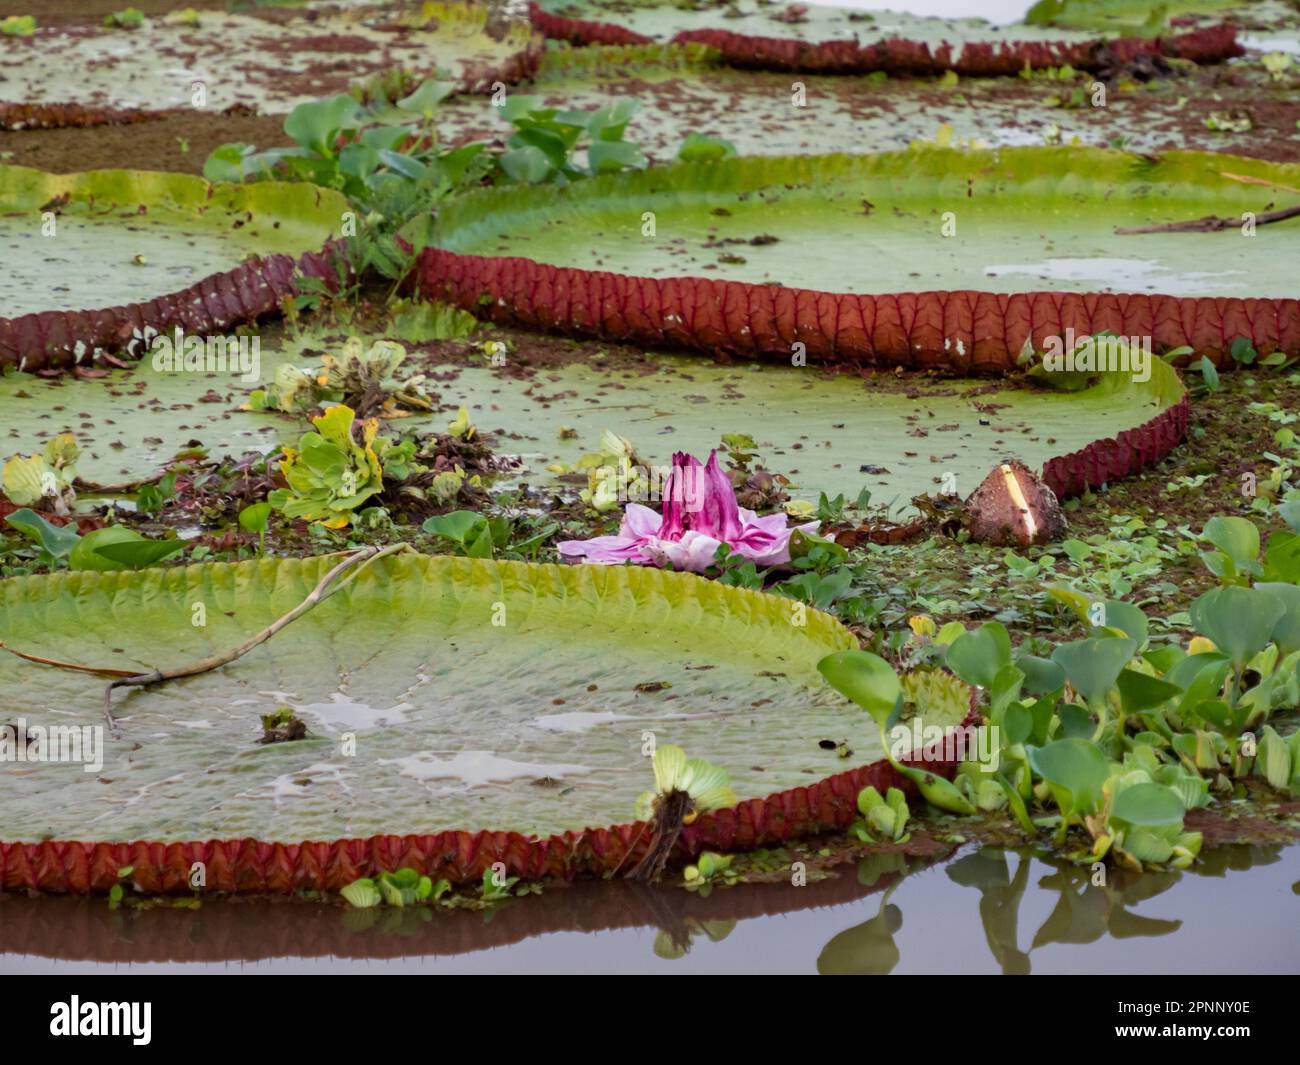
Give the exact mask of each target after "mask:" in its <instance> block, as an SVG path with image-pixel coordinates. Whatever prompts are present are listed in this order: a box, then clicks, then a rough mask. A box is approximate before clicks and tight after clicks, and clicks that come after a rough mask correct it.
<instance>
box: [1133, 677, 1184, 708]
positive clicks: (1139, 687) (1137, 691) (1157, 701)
mask: <svg viewBox="0 0 1300 1065" xmlns="http://www.w3.org/2000/svg"><path fill="white" fill-rule="evenodd" d="M1116 683H1117V686H1118V688H1119V697H1120V702H1121V704H1122V705H1123V707H1124V712H1125V713H1126V714H1140V713H1141V712H1142V711H1143V710H1153V709H1155V708H1156V707H1157V706H1161V705H1163V704H1164V703H1166V702H1168V701H1169V700H1170V699H1172V698H1174V697H1175V696H1177V695H1181V694H1182V691H1183V689H1182V688H1180V687H1178V685H1177V684H1171V683H1169V681H1167V680H1161V679H1160V678H1159V677H1152V676H1150V675H1149V674H1146V673H1139V672H1138V671H1137V670H1135V669H1125V670H1123V671H1121V672H1120V675H1119V678H1118V680H1117V682H1116Z"/></svg>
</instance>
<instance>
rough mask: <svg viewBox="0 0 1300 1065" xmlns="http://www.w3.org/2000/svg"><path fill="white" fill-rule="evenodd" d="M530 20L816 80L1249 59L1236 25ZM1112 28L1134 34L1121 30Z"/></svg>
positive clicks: (821, 9)
mask: <svg viewBox="0 0 1300 1065" xmlns="http://www.w3.org/2000/svg"><path fill="white" fill-rule="evenodd" d="M529 14H530V17H531V18H532V21H533V25H535V26H536V27H537V28H538V29H540V30H541V31H542V32H543V33H544V34H545V35H546V36H548V37H553V38H557V39H560V40H567V41H570V42H572V43H575V44H607V45H608V44H637V43H645V42H650V41H672V42H674V43H677V44H688V43H698V44H705V45H708V46H710V47H712V48H715V49H717V50H718V51H719V52H720V53H721V56H722V58H723V60H724V61H725V62H727V63H729V64H731V65H733V66H738V67H747V68H751V69H759V70H788V71H806V72H810V73H812V72H816V73H834V74H861V73H867V72H870V71H877V70H882V71H887V72H889V73H897V74H937V73H942V72H944V71H946V70H955V71H957V72H958V73H960V74H965V75H972V76H989V75H999V74H1001V75H1013V74H1017V73H1019V72H1020V71H1021V70H1023V69H1024V68H1025V67H1030V68H1032V69H1039V68H1044V67H1059V66H1063V65H1070V66H1073V67H1074V68H1076V69H1079V70H1091V69H1098V68H1100V67H1102V66H1106V65H1109V64H1112V63H1114V62H1116V61H1119V62H1127V61H1130V60H1133V59H1137V58H1139V57H1142V56H1151V55H1166V56H1176V57H1179V58H1183V59H1190V60H1193V61H1196V62H1216V61H1218V60H1222V59H1226V58H1229V57H1232V56H1237V55H1241V54H1242V49H1241V47H1240V46H1239V45H1238V44H1237V43H1236V31H1235V28H1234V27H1233V26H1232V25H1230V24H1220V25H1214V26H1208V27H1204V28H1202V29H1197V30H1192V31H1190V32H1186V33H1174V34H1170V35H1167V36H1151V37H1144V36H1124V37H1119V36H1115V34H1114V33H1113V32H1112V33H1104V32H1103V31H1102V30H1101V29H1099V28H1097V27H1096V26H1092V27H1090V28H1089V30H1088V31H1087V32H1081V31H1076V30H1069V29H1060V28H1058V27H1056V26H1043V25H1026V24H1017V25H1014V26H993V25H991V24H989V23H988V22H987V21H985V20H984V19H982V18H962V19H945V18H935V17H926V16H920V15H912V14H908V13H906V12H898V11H871V12H864V11H860V10H854V9H850V8H842V7H833V6H828V5H823V4H811V5H809V4H791V5H773V4H769V3H764V2H762V0H752V2H751V0H712V2H704V3H699V4H693V5H689V6H687V5H684V4H678V3H674V2H672V0H633V2H631V3H628V2H627V0H540V2H533V3H530V4H529ZM1115 29H1118V30H1124V31H1127V32H1128V33H1134V32H1135V31H1134V28H1133V27H1132V26H1124V25H1123V24H1122V23H1117V24H1116V25H1115Z"/></svg>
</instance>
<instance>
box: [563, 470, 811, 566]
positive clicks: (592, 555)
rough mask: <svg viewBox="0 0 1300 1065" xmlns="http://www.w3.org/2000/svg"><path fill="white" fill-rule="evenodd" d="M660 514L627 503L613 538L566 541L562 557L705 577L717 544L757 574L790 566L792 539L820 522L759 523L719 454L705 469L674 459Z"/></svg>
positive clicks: (781, 519)
mask: <svg viewBox="0 0 1300 1065" xmlns="http://www.w3.org/2000/svg"><path fill="white" fill-rule="evenodd" d="M663 501H664V512H663V514H662V515H659V514H657V513H655V512H654V511H653V510H651V509H650V508H649V507H645V506H642V505H641V504H640V503H629V504H628V505H627V508H626V509H625V510H624V511H623V523H622V525H621V526H620V527H619V530H618V533H617V535H615V536H597V537H594V538H593V539H591V540H565V541H564V542H563V543H561V544H560V545H559V551H560V555H561V556H562V557H564V558H568V559H581V560H582V561H583V562H594V563H598V564H602V565H619V564H621V563H624V562H635V563H637V564H638V565H651V566H666V565H671V566H672V568H673V569H675V570H685V571H689V572H691V573H703V572H704V571H705V570H706V569H708V568H709V567H710V566H712V565H714V564H715V563H716V560H717V559H716V556H717V551H718V545H719V544H724V543H725V544H726V545H727V546H728V547H729V548H730V549H731V551H732V552H733V553H735V554H738V555H743V556H744V557H745V558H747V559H749V560H750V561H752V562H754V563H755V564H756V565H759V566H775V565H778V564H779V563H782V562H789V561H790V535H791V534H792V533H793V532H794V531H795V529H799V530H800V531H802V532H809V533H811V532H815V531H816V530H817V526H818V522H815V521H810V522H807V523H806V524H804V525H794V526H791V525H787V524H786V517H785V515H784V514H780V513H777V514H769V515H767V516H766V517H763V518H760V517H759V516H758V515H757V514H755V513H754V512H753V511H752V510H746V509H745V508H744V507H742V506H740V505H739V504H738V503H737V502H736V490H735V488H733V487H732V484H731V481H730V480H729V479H728V477H727V475H726V473H724V472H723V470H722V468H721V467H720V466H719V465H718V453H717V451H711V452H710V453H709V461H708V463H707V464H701V462H700V460H699V459H697V458H695V457H694V456H692V455H687V454H684V453H682V452H678V453H677V454H675V455H674V456H673V467H672V472H671V473H670V474H669V475H668V478H667V479H666V480H665V481H664V486H663Z"/></svg>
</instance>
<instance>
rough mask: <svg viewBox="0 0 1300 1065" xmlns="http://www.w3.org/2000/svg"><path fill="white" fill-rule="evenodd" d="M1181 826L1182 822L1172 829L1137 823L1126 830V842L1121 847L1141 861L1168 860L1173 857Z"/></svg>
mask: <svg viewBox="0 0 1300 1065" xmlns="http://www.w3.org/2000/svg"><path fill="white" fill-rule="evenodd" d="M1180 827H1181V822H1180V824H1179V825H1176V826H1174V827H1173V828H1172V830H1171V829H1168V828H1165V827H1161V828H1159V829H1152V828H1148V827H1146V826H1143V825H1135V826H1134V827H1133V828H1130V829H1127V830H1126V831H1125V832H1124V844H1123V847H1122V848H1121V849H1122V850H1123V851H1124V852H1125V853H1126V854H1129V855H1132V856H1133V857H1134V858H1136V859H1137V860H1138V861H1139V862H1149V863H1152V864H1161V863H1163V862H1167V861H1169V859H1170V858H1172V857H1173V854H1174V847H1175V846H1176V843H1177V838H1178V829H1179V828H1180Z"/></svg>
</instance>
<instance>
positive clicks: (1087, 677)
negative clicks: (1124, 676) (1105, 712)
mask: <svg viewBox="0 0 1300 1065" xmlns="http://www.w3.org/2000/svg"><path fill="white" fill-rule="evenodd" d="M1136 650H1137V641H1136V640H1134V639H1133V638H1132V637H1129V636H1108V637H1104V638H1101V639H1098V638H1096V637H1093V638H1090V639H1087V640H1075V641H1073V642H1071V643H1065V644H1061V645H1060V646H1058V647H1057V648H1056V649H1055V650H1053V651H1052V661H1053V662H1055V663H1056V664H1057V665H1059V666H1060V667H1061V668H1062V669H1064V670H1065V675H1066V677H1068V678H1069V681H1070V684H1071V685H1072V686H1073V688H1074V689H1075V691H1077V692H1078V693H1079V694H1080V695H1082V696H1083V697H1084V698H1085V699H1086V700H1087V701H1088V702H1089V703H1090V704H1100V703H1102V701H1103V700H1104V699H1105V698H1106V694H1107V693H1108V692H1109V691H1110V690H1111V688H1113V687H1114V686H1115V682H1116V681H1117V680H1118V679H1119V675H1120V672H1121V671H1122V670H1123V669H1124V667H1125V666H1126V665H1128V663H1129V660H1130V659H1132V657H1133V655H1134V653H1135V652H1136Z"/></svg>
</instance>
